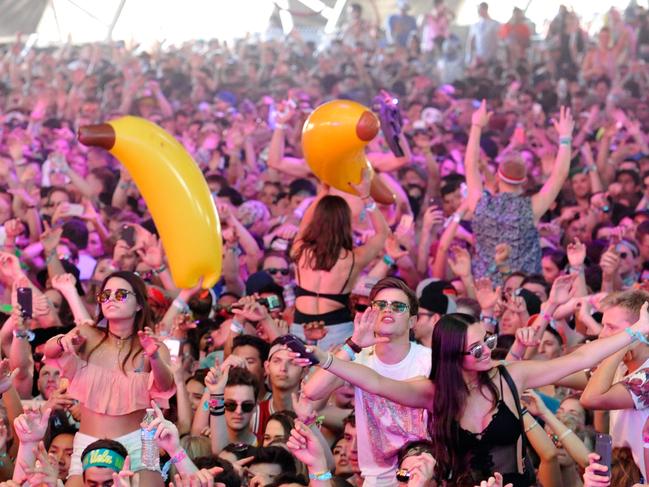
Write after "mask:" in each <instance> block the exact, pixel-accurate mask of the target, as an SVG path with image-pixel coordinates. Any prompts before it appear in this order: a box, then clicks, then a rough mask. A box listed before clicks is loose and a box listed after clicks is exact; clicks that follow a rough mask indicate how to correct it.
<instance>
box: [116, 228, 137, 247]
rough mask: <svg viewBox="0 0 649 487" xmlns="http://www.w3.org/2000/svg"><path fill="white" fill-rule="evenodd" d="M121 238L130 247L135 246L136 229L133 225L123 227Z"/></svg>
mask: <svg viewBox="0 0 649 487" xmlns="http://www.w3.org/2000/svg"><path fill="white" fill-rule="evenodd" d="M119 238H120V239H121V240H124V242H126V245H128V246H129V247H133V245H135V227H134V226H132V225H123V226H122V230H121V233H120V237H119Z"/></svg>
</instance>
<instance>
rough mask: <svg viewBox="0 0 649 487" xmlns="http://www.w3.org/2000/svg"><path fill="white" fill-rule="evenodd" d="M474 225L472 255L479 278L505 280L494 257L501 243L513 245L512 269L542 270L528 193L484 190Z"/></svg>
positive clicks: (494, 280)
mask: <svg viewBox="0 0 649 487" xmlns="http://www.w3.org/2000/svg"><path fill="white" fill-rule="evenodd" d="M472 228H473V232H474V235H475V240H476V248H475V255H474V257H473V259H472V265H473V275H474V276H475V277H476V278H480V277H490V278H491V279H492V281H493V282H494V283H497V284H502V276H501V274H500V273H499V272H498V271H497V269H496V265H495V261H494V255H495V252H496V245H498V244H500V243H508V244H509V245H510V246H511V252H510V253H509V260H508V263H509V268H510V270H511V271H512V272H515V271H521V272H524V273H526V274H540V273H541V243H540V240H539V232H538V230H537V229H536V225H535V224H534V214H533V213H532V200H531V198H530V197H529V196H519V195H516V194H513V193H500V194H497V195H492V194H490V193H488V192H486V191H485V192H484V193H483V194H482V196H481V197H480V200H479V201H478V205H477V206H476V210H475V215H474V217H473V222H472Z"/></svg>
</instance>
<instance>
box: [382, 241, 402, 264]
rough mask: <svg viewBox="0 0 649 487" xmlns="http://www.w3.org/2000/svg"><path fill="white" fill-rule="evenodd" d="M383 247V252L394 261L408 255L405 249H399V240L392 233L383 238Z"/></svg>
mask: <svg viewBox="0 0 649 487" xmlns="http://www.w3.org/2000/svg"><path fill="white" fill-rule="evenodd" d="M384 247H385V253H386V254H388V255H389V256H390V257H391V258H392V260H394V261H395V262H397V261H398V260H399V259H401V258H403V257H405V256H406V255H408V251H407V250H401V247H400V246H399V242H398V240H397V238H396V237H395V236H394V235H390V236H389V237H388V238H387V239H386V240H385V246H384Z"/></svg>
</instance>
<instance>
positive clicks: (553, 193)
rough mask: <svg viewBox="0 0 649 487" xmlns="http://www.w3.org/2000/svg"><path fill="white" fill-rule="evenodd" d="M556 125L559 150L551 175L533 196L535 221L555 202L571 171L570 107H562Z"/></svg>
mask: <svg viewBox="0 0 649 487" xmlns="http://www.w3.org/2000/svg"><path fill="white" fill-rule="evenodd" d="M554 126H555V129H556V130H557V132H558V133H559V150H558V152H557V158H556V160H555V163H554V166H553V167H552V172H551V173H550V177H549V178H548V180H547V181H546V182H545V184H544V185H543V187H542V188H541V190H540V191H539V192H538V193H536V194H535V195H534V196H532V212H533V213H534V219H535V221H539V220H540V219H541V217H542V216H543V215H544V214H545V212H546V211H548V209H549V208H550V206H551V205H552V203H554V201H555V200H556V198H557V196H558V195H559V191H561V188H562V186H563V183H564V182H565V181H566V178H567V177H568V172H569V171H570V154H571V144H572V131H573V129H574V127H575V122H574V120H573V119H572V114H571V113H570V108H566V107H561V113H560V115H559V122H555V124H554Z"/></svg>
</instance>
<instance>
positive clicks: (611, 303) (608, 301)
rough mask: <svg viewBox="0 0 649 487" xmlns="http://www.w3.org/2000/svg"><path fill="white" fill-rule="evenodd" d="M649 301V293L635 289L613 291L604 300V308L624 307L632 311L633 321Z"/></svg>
mask: <svg viewBox="0 0 649 487" xmlns="http://www.w3.org/2000/svg"><path fill="white" fill-rule="evenodd" d="M647 301H649V293H647V292H645V291H640V290H638V289H633V290H630V291H623V292H617V293H611V294H609V295H608V296H606V298H604V300H603V301H602V308H603V309H608V308H617V307H619V308H622V309H625V310H626V311H628V312H629V313H631V315H632V318H631V321H635V320H637V319H638V318H639V317H640V309H641V308H642V305H643V304H645V302H647Z"/></svg>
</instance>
